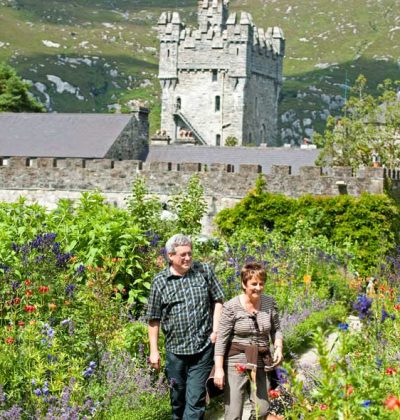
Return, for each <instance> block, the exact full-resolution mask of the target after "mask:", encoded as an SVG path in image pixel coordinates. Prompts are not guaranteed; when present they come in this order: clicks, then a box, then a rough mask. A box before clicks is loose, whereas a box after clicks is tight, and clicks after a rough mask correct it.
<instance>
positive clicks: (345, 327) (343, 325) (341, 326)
mask: <svg viewBox="0 0 400 420" xmlns="http://www.w3.org/2000/svg"><path fill="white" fill-rule="evenodd" d="M338 328H339V329H340V330H342V331H347V330H348V329H349V324H347V323H346V322H340V323H339V324H338Z"/></svg>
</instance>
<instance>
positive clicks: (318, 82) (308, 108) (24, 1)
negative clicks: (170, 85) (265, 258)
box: [0, 0, 400, 142]
mask: <svg viewBox="0 0 400 420" xmlns="http://www.w3.org/2000/svg"><path fill="white" fill-rule="evenodd" d="M196 7H197V1H195V0H129V1H128V0H113V1H111V0H96V1H94V0H84V1H83V0H75V1H70V2H65V1H61V0H58V1H57V0H48V1H46V2H44V1H40V0H0V61H6V62H8V63H9V64H11V65H13V66H14V67H15V68H16V69H17V71H18V73H19V74H20V75H22V76H23V77H24V78H25V79H26V80H29V81H31V82H32V88H31V91H32V93H33V94H34V95H35V96H37V97H38V98H39V99H40V100H41V102H42V103H44V104H45V105H46V107H47V108H48V109H49V110H53V111H59V112H109V111H113V110H117V111H118V110H122V111H127V110H129V107H130V105H132V104H133V105H134V104H137V103H138V102H139V103H144V104H146V105H148V106H149V107H150V108H151V109H152V113H151V131H152V132H153V131H155V130H156V129H157V128H158V124H159V122H158V121H159V113H160V104H159V95H160V87H159V83H158V80H157V67H158V40H157V20H158V17H159V15H160V13H161V12H162V11H163V10H176V11H179V13H180V14H181V16H182V18H183V20H184V21H185V22H186V23H187V24H188V25H195V24H196ZM230 10H231V11H240V10H244V11H249V12H250V13H252V15H253V19H254V22H255V24H256V25H257V26H260V27H263V28H267V27H268V26H280V27H282V29H283V31H284V33H285V36H286V59H285V62H284V77H285V79H284V86H283V92H282V98H281V103H280V119H281V126H282V134H283V136H282V137H283V140H282V141H284V142H289V141H293V140H296V141H300V140H301V139H302V137H304V136H310V135H311V133H312V131H311V129H312V128H313V127H314V128H315V129H317V130H319V131H321V130H322V128H323V126H324V125H325V121H326V118H327V115H328V114H329V113H331V114H335V113H337V112H339V110H340V108H341V106H342V105H343V103H344V100H345V98H346V96H347V95H348V88H347V87H346V86H350V85H352V84H353V83H354V81H355V79H356V77H357V76H358V75H359V74H360V73H362V74H364V75H365V76H366V78H367V80H368V82H369V85H370V89H372V91H373V90H374V89H375V88H376V84H377V83H378V82H380V81H382V80H383V79H385V78H392V79H398V78H399V74H400V12H399V10H400V1H399V0H380V1H377V0H364V1H361V0H353V1H352V2H348V1H344V0H304V1H301V2H295V1H293V0H279V1H278V0H234V1H231V3H230Z"/></svg>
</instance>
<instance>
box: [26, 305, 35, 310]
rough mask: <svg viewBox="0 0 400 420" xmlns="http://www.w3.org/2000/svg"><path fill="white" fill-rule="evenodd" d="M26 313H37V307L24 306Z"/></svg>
mask: <svg viewBox="0 0 400 420" xmlns="http://www.w3.org/2000/svg"><path fill="white" fill-rule="evenodd" d="M24 311H25V312H35V311H36V306H35V305H25V306H24Z"/></svg>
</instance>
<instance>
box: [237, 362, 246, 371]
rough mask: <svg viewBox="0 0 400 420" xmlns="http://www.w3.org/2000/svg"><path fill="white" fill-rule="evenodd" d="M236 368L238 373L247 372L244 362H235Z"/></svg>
mask: <svg viewBox="0 0 400 420" xmlns="http://www.w3.org/2000/svg"><path fill="white" fill-rule="evenodd" d="M235 369H236V372H237V373H244V372H246V370H247V369H246V365H243V364H242V363H235Z"/></svg>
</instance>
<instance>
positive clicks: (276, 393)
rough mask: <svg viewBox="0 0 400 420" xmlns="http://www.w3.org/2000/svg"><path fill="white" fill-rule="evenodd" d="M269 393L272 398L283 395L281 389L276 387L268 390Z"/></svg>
mask: <svg viewBox="0 0 400 420" xmlns="http://www.w3.org/2000/svg"><path fill="white" fill-rule="evenodd" d="M268 395H269V397H270V398H271V400H273V399H274V398H278V397H279V396H280V395H281V393H280V392H279V391H276V390H275V389H270V390H269V391H268Z"/></svg>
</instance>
